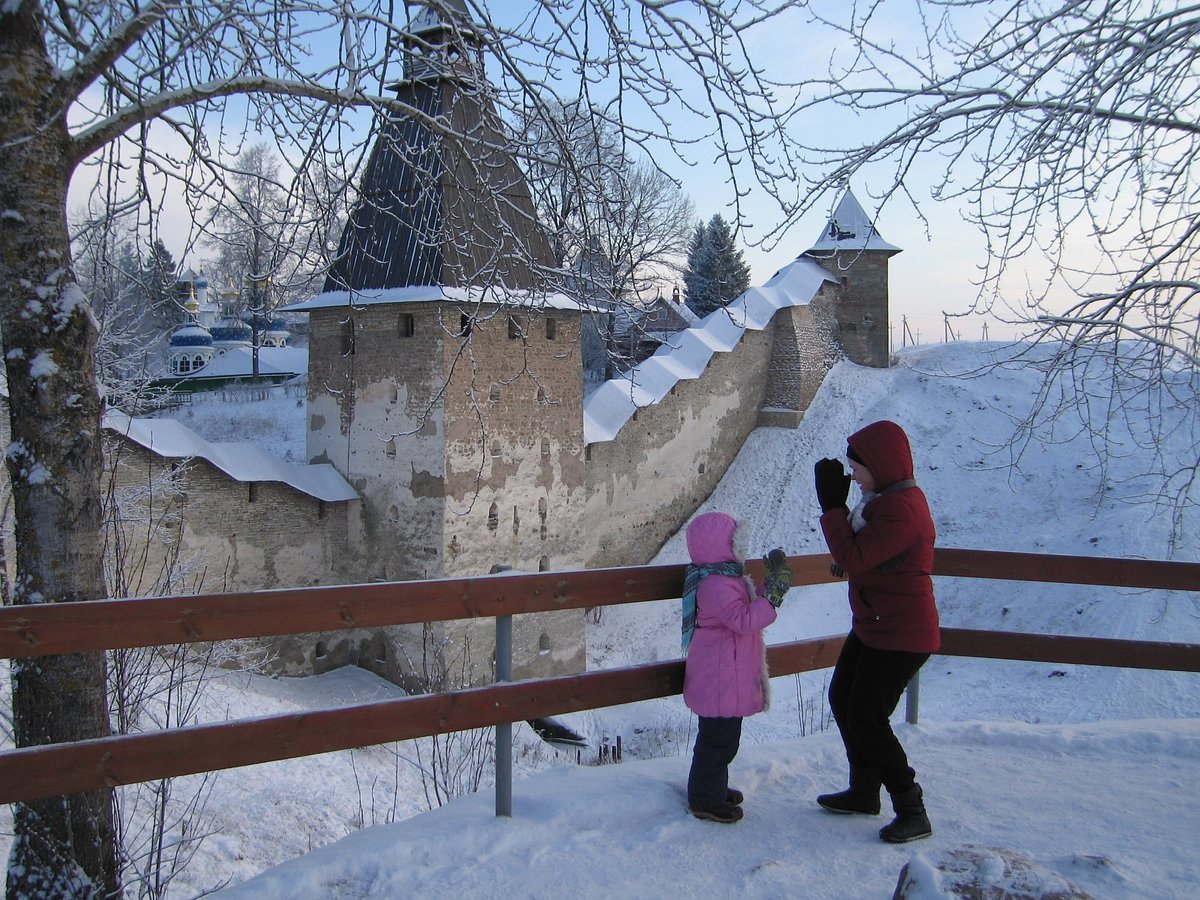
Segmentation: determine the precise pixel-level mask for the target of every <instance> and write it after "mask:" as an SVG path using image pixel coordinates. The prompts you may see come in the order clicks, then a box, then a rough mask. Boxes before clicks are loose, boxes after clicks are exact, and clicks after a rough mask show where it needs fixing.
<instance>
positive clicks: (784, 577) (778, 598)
mask: <svg viewBox="0 0 1200 900" xmlns="http://www.w3.org/2000/svg"><path fill="white" fill-rule="evenodd" d="M763 563H764V564H765V566H766V572H767V577H766V580H765V581H764V582H763V587H764V588H765V593H766V596H767V599H768V600H770V601H771V605H772V606H774V607H775V608H776V609H779V606H780V604H782V603H783V598H784V596H785V595H786V594H787V592H788V589H789V588H790V587H791V586H792V570H791V568H790V567H789V566H788V564H787V554H786V553H784V552H783V551H782V550H780V549H779V548H778V547H776V548H775V549H774V550H772V551H771V552H770V553H768V554H767V555H766V556H764V557H763Z"/></svg>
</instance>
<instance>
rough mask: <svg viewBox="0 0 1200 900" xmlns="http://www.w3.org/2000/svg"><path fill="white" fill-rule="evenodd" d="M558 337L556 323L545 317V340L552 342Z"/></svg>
mask: <svg viewBox="0 0 1200 900" xmlns="http://www.w3.org/2000/svg"><path fill="white" fill-rule="evenodd" d="M557 336H558V322H556V321H555V320H554V319H551V318H550V317H549V316H547V317H546V340H548V341H552V340H554V339H555V338H556V337H557Z"/></svg>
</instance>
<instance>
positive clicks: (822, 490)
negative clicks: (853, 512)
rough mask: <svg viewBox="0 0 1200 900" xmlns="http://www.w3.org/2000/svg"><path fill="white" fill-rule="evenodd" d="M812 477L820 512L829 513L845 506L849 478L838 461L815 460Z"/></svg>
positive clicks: (848, 489)
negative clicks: (814, 480)
mask: <svg viewBox="0 0 1200 900" xmlns="http://www.w3.org/2000/svg"><path fill="white" fill-rule="evenodd" d="M813 475H814V477H815V479H816V483H817V503H819V504H821V512H823V513H824V512H829V510H831V509H837V508H838V507H839V506H845V505H846V498H847V497H848V496H849V495H850V476H849V475H847V474H846V469H845V467H843V466H842V463H841V461H840V460H836V459H819V460H817V463H816V465H814V466H813Z"/></svg>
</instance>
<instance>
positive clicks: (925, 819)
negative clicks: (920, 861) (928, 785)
mask: <svg viewBox="0 0 1200 900" xmlns="http://www.w3.org/2000/svg"><path fill="white" fill-rule="evenodd" d="M923 798H924V794H923V792H922V790H921V786H920V785H919V784H914V785H913V786H912V787H910V788H908V789H907V790H904V791H901V792H899V793H896V794H892V808H893V809H895V811H896V818H895V819H893V820H892V822H891V824H889V825H884V826H883V827H882V828H881V829H879V836H880V837H881V838H883V840H885V841H887V842H888V843H889V844H907V843H908V842H909V841H917V840H920V839H921V838H927V837H929V836H931V835H932V834H933V826H931V825H930V824H929V816H928V815H926V813H925V801H924V799H923Z"/></svg>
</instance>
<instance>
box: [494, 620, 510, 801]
mask: <svg viewBox="0 0 1200 900" xmlns="http://www.w3.org/2000/svg"><path fill="white" fill-rule="evenodd" d="M496 681H497V682H501V681H512V616H496ZM496 815H497V816H506V817H508V818H510V819H511V818H512V723H511V722H504V723H501V724H498V725H497V726H496Z"/></svg>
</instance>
